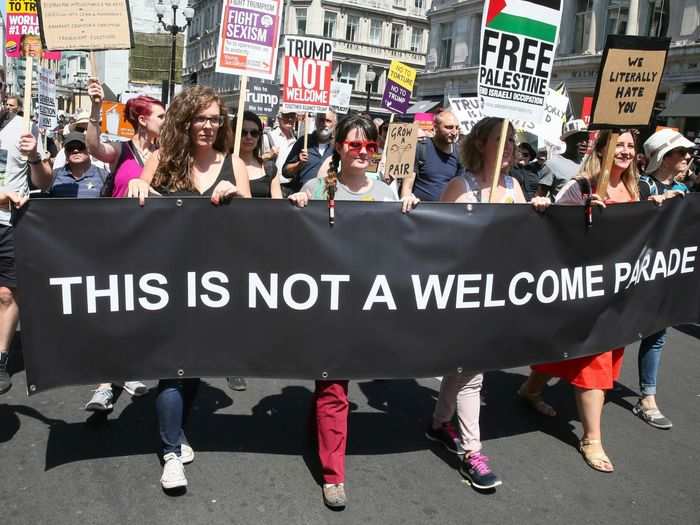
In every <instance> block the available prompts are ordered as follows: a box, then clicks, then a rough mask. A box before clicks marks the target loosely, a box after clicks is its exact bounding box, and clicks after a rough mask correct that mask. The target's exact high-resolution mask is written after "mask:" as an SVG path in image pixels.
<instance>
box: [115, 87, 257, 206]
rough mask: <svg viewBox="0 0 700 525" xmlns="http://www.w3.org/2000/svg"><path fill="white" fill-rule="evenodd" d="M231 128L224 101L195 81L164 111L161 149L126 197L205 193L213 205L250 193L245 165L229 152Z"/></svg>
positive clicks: (211, 90) (131, 185) (199, 194)
mask: <svg viewBox="0 0 700 525" xmlns="http://www.w3.org/2000/svg"><path fill="white" fill-rule="evenodd" d="M232 145H233V132H232V131H231V127H230V126H229V122H228V114H227V111H226V105H225V104H224V102H223V101H222V100H221V99H220V98H219V96H218V95H217V94H216V92H215V91H214V90H213V89H211V88H209V87H205V86H195V87H193V88H190V89H188V90H186V91H183V92H182V93H180V94H179V95H178V96H176V97H175V98H174V99H173V102H172V104H171V105H170V107H169V108H168V111H167V112H166V114H165V122H164V123H163V128H162V130H161V136H160V149H159V150H158V151H156V152H155V153H154V154H153V155H151V157H150V158H149V159H148V162H146V165H145V166H144V169H143V173H141V176H140V177H139V178H138V179H134V180H132V181H130V182H129V190H128V196H129V197H137V198H138V199H139V202H140V203H141V205H142V206H143V204H144V199H145V198H146V197H148V195H149V193H150V194H153V193H154V192H155V193H156V194H158V195H161V194H162V195H169V196H183V195H184V196H187V195H194V196H207V197H211V201H212V202H213V203H214V204H219V203H220V202H221V201H222V200H223V199H227V198H230V197H233V196H236V195H237V196H240V197H250V183H249V182H248V173H247V171H246V167H245V164H244V163H243V161H241V159H240V158H238V157H234V156H233V155H231V154H230V153H229V152H230V151H231V150H232Z"/></svg>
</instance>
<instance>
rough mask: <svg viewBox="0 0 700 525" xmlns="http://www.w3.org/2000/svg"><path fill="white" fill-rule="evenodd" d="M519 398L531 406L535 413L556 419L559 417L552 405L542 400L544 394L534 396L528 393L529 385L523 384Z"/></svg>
mask: <svg viewBox="0 0 700 525" xmlns="http://www.w3.org/2000/svg"><path fill="white" fill-rule="evenodd" d="M518 397H519V398H520V399H522V400H523V401H525V402H526V403H527V404H528V405H530V407H531V408H532V409H533V410H535V412H538V413H540V414H542V415H543V416H547V417H555V416H556V415H557V411H556V410H554V408H553V407H552V405H550V404H549V403H547V402H546V401H545V400H544V399H543V398H542V392H535V393H534V394H532V393H530V392H528V391H527V383H523V384H522V385H521V386H520V388H518Z"/></svg>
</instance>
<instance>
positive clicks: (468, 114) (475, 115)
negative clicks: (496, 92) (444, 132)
mask: <svg viewBox="0 0 700 525" xmlns="http://www.w3.org/2000/svg"><path fill="white" fill-rule="evenodd" d="M449 101H450V111H452V113H454V116H455V117H457V120H459V132H460V133H461V134H462V135H469V132H470V131H471V130H472V128H473V127H474V126H475V125H476V123H477V122H479V121H480V120H481V119H482V118H484V114H483V113H482V112H481V106H482V103H481V99H480V98H479V97H460V98H450V99H449Z"/></svg>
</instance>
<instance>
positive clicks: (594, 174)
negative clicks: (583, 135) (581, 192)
mask: <svg viewBox="0 0 700 525" xmlns="http://www.w3.org/2000/svg"><path fill="white" fill-rule="evenodd" d="M635 131H636V130H621V131H620V134H622V133H631V134H632V138H633V139H634V152H635V158H634V159H633V160H632V162H630V165H629V166H628V167H627V169H626V170H625V171H623V172H622V177H621V179H622V183H623V184H624V185H625V188H627V191H628V192H629V194H630V195H631V196H632V197H633V198H634V199H639V172H638V171H637V161H636V153H637V135H636V133H635ZM609 136H610V131H608V130H605V131H601V132H600V134H599V135H598V138H597V139H596V143H595V146H593V151H592V152H591V154H590V155H588V156H587V157H586V159H585V160H584V161H583V164H582V165H581V169H580V170H579V172H578V175H576V177H577V178H585V179H588V181H589V182H590V183H591V186H592V187H593V188H595V187H596V186H598V178H599V177H600V173H601V171H602V170H603V163H602V158H603V155H604V154H605V145H606V144H607V143H608V137H609ZM600 197H601V198H603V199H604V198H605V195H601V196H600Z"/></svg>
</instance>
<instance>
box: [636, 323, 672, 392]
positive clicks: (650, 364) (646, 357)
mask: <svg viewBox="0 0 700 525" xmlns="http://www.w3.org/2000/svg"><path fill="white" fill-rule="evenodd" d="M664 344H666V328H664V329H663V330H661V331H659V332H656V333H655V334H651V335H649V336H647V337H645V338H644V339H642V342H641V343H640V344H639V355H638V357H637V363H638V366H639V389H640V390H641V392H642V395H643V396H654V395H656V376H657V374H658V373H659V363H660V362H661V350H663V349H664Z"/></svg>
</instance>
